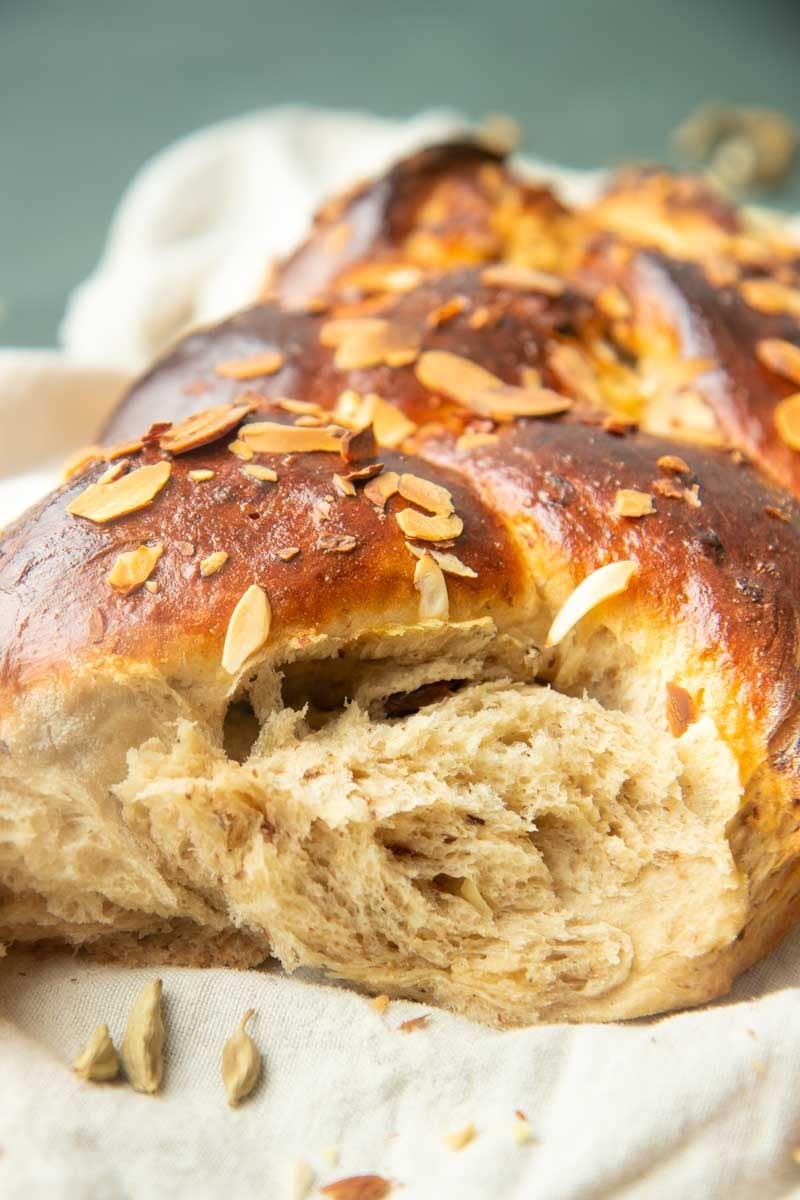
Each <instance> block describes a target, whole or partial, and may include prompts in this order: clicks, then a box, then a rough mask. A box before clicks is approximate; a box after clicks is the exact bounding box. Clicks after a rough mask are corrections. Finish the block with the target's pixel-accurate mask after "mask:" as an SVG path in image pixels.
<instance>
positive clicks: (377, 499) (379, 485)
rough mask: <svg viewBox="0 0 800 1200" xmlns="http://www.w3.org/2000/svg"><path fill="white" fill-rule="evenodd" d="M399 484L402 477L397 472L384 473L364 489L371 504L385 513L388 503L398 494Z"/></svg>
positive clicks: (371, 480)
mask: <svg viewBox="0 0 800 1200" xmlns="http://www.w3.org/2000/svg"><path fill="white" fill-rule="evenodd" d="M399 483H400V476H399V475H398V474H397V472H396V471H384V472H383V474H382V475H379V476H378V477H377V479H370V481H369V483H368V484H367V485H366V487H365V488H364V495H365V496H366V498H367V499H368V500H369V502H370V504H374V505H375V507H376V508H379V509H381V511H383V509H384V508H385V507H386V501H387V500H390V499H391V497H392V496H394V495H396V494H397V488H398V484H399Z"/></svg>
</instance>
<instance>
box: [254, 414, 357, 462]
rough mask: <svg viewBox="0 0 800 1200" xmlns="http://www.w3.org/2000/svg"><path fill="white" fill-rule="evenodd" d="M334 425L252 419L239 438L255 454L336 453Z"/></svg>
mask: <svg viewBox="0 0 800 1200" xmlns="http://www.w3.org/2000/svg"><path fill="white" fill-rule="evenodd" d="M338 434H339V430H338V429H337V427H336V426H335V425H326V426H325V427H324V428H322V429H305V428H298V426H297V425H281V424H279V423H278V422H277V421H254V422H253V423H252V424H251V425H245V426H244V428H243V429H242V431H241V438H242V440H243V441H244V443H245V445H246V446H248V447H249V448H250V449H251V450H255V452H256V453H257V454H302V453H313V452H317V451H319V452H322V451H325V452H327V451H331V452H333V453H334V454H338V453H339V451H340V449H341V438H340V437H339V436H338Z"/></svg>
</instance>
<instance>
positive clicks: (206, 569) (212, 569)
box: [200, 550, 230, 579]
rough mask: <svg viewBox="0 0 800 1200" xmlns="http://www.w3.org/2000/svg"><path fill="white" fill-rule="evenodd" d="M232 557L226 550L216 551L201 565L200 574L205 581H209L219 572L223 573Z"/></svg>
mask: <svg viewBox="0 0 800 1200" xmlns="http://www.w3.org/2000/svg"><path fill="white" fill-rule="evenodd" d="M229 557H230V555H229V554H227V553H226V551H225V550H215V551H214V552H213V554H209V555H208V557H207V558H204V559H203V560H202V562H201V563H200V574H201V575H202V576H203V579H208V578H209V576H210V575H216V573H217V571H221V570H222V568H223V567H224V566H225V563H226V562H227V561H228V559H229Z"/></svg>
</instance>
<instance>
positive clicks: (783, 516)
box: [764, 504, 791, 524]
mask: <svg viewBox="0 0 800 1200" xmlns="http://www.w3.org/2000/svg"><path fill="white" fill-rule="evenodd" d="M764 512H765V514H766V516H768V517H772V518H773V519H774V520H776V521H783V522H785V523H786V524H788V523H789V521H791V517H790V515H789V513H788V512H785V511H784V510H783V509H782V508H776V506H775V505H774V504H765V505H764Z"/></svg>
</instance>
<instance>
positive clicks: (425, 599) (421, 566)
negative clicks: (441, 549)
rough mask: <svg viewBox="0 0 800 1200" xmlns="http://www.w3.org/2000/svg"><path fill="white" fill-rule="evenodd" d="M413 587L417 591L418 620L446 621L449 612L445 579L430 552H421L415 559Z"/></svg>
mask: <svg viewBox="0 0 800 1200" xmlns="http://www.w3.org/2000/svg"><path fill="white" fill-rule="evenodd" d="M414 587H415V588H416V589H417V591H418V592H419V619H420V621H446V620H447V618H448V616H449V614H450V602H449V600H448V597H447V581H446V580H445V577H444V574H443V573H442V568H441V567H440V566H439V564H438V563H436V562H434V560H433V558H432V557H431V555H430V554H423V556H422V558H420V559H419V560H418V561H417V565H416V567H415V568H414Z"/></svg>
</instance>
